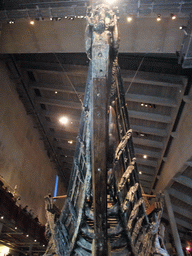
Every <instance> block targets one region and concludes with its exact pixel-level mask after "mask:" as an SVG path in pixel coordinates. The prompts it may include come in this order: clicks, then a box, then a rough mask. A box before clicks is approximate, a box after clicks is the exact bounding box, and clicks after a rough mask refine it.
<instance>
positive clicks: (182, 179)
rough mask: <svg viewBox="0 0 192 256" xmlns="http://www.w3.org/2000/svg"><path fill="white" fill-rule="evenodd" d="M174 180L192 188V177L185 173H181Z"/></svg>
mask: <svg viewBox="0 0 192 256" xmlns="http://www.w3.org/2000/svg"><path fill="white" fill-rule="evenodd" d="M173 180H174V181H176V182H178V183H180V184H182V185H184V186H186V187H188V188H190V189H192V179H190V178H188V177H186V176H184V175H180V176H179V177H175V178H173Z"/></svg>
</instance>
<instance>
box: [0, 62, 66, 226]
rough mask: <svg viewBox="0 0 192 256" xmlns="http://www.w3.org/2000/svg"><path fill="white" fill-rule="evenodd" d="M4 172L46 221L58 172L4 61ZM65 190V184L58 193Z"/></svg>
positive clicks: (0, 93) (0, 145)
mask: <svg viewBox="0 0 192 256" xmlns="http://www.w3.org/2000/svg"><path fill="white" fill-rule="evenodd" d="M0 175H1V176H3V178H4V179H5V181H6V182H7V183H8V184H9V185H10V186H11V187H12V188H14V187H15V185H17V192H18V193H19V194H20V195H21V201H20V204H21V205H22V206H23V207H24V206H25V205H28V206H29V209H32V210H33V211H34V213H35V214H36V215H38V217H39V220H40V221H41V222H43V223H45V211H44V196H45V195H47V194H48V193H51V194H52V195H53V192H54V186H55V179H56V171H55V170H54V168H53V166H52V165H51V162H50V160H49V158H48V156H47V154H46V152H45V151H44V146H43V142H42V141H41V140H39V134H38V131H37V130H36V129H34V128H33V123H32V120H31V118H30V116H29V115H27V114H26V111H25V109H24V107H23V105H22V103H21V101H20V100H19V98H18V95H17V93H16V91H15V89H14V84H13V81H11V80H10V78H9V75H8V71H7V69H6V67H5V65H4V64H3V63H0ZM64 193H66V191H65V188H64V186H63V183H61V184H59V191H58V194H64ZM62 203H63V202H62Z"/></svg>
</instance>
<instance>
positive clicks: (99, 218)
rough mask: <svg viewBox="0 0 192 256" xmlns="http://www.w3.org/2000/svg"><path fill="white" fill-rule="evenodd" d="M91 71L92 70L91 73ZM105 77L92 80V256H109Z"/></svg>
mask: <svg viewBox="0 0 192 256" xmlns="http://www.w3.org/2000/svg"><path fill="white" fill-rule="evenodd" d="M93 72H94V71H93ZM107 94H108V90H107V80H106V78H95V79H93V88H92V102H93V103H92V104H93V112H92V115H93V119H92V120H93V121H92V173H93V183H92V184H93V204H94V206H93V208H94V233H95V238H94V255H97V256H102V255H103V256H107V255H108V240H107V185H106V184H107V158H106V157H107V146H106V145H107V141H108V137H107V134H108V133H107V131H108V125H107V111H108V108H107V103H108V100H107V99H108V95H107Z"/></svg>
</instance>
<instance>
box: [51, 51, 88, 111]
mask: <svg viewBox="0 0 192 256" xmlns="http://www.w3.org/2000/svg"><path fill="white" fill-rule="evenodd" d="M54 55H55V57H56V59H57V61H58V63H59V65H60V67H61V69H62V70H63V73H64V74H65V75H66V77H67V79H68V81H69V83H70V85H71V87H72V88H73V90H74V92H75V93H76V95H77V97H78V99H79V101H80V103H81V106H82V108H83V101H82V99H81V97H80V95H79V94H78V93H77V90H76V89H75V87H74V85H73V83H72V82H71V79H70V78H69V76H68V75H67V73H66V72H65V69H64V68H63V65H62V64H61V62H60V60H59V58H58V57H57V55H56V53H55V52H54ZM63 85H64V82H63Z"/></svg>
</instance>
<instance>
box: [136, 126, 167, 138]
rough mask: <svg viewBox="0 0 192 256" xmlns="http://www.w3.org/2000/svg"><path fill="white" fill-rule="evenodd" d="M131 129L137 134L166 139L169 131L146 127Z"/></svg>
mask: <svg viewBox="0 0 192 256" xmlns="http://www.w3.org/2000/svg"><path fill="white" fill-rule="evenodd" d="M131 129H133V131H135V132H139V133H143V134H151V135H157V136H160V137H166V136H167V135H168V133H167V131H166V130H164V129H156V128H151V127H146V126H139V125H131Z"/></svg>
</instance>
